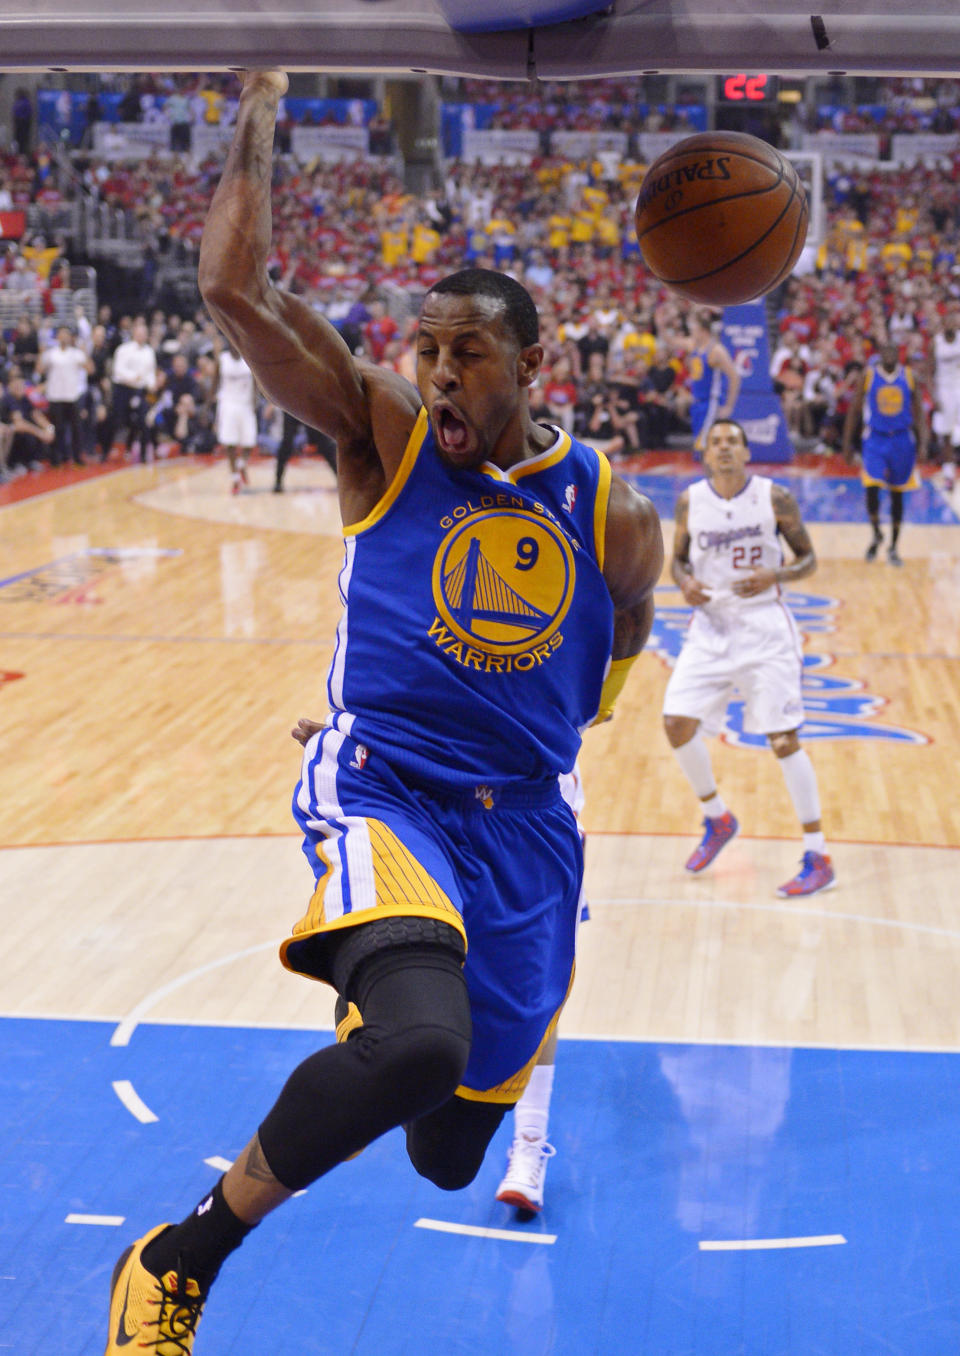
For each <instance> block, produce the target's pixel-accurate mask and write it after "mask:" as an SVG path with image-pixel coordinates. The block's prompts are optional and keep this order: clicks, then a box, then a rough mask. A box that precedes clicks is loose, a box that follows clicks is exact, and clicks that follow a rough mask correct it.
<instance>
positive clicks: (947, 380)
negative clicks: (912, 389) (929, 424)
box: [930, 310, 960, 490]
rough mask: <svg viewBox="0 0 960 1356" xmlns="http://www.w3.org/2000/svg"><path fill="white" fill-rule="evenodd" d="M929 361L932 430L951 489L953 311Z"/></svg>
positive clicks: (957, 398) (955, 361) (957, 438)
mask: <svg viewBox="0 0 960 1356" xmlns="http://www.w3.org/2000/svg"><path fill="white" fill-rule="evenodd" d="M931 363H932V370H931V373H930V385H931V387H932V388H933V394H934V399H935V401H936V406H937V408H936V409H935V410H934V414H933V431H934V433H935V434H936V435H937V437H938V438H939V439H940V440H941V445H942V448H943V455H942V457H941V465H942V467H943V484H944V488H945V489H947V490H952V489H953V486H954V483H955V481H956V477H957V462H958V461H960V332H958V330H957V312H956V311H955V310H951V311H950V312H949V314H948V315H947V318H946V320H945V321H944V324H943V329H942V330H940V331H939V332H938V333H937V334H935V335H934V336H933V348H932V352H931Z"/></svg>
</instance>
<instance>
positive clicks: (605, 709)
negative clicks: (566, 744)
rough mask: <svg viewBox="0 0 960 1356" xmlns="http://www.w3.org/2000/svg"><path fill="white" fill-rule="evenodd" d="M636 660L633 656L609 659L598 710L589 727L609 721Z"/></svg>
mask: <svg viewBox="0 0 960 1356" xmlns="http://www.w3.org/2000/svg"><path fill="white" fill-rule="evenodd" d="M636 659H637V656H636V655H635V654H628V655H627V657H626V659H611V661H610V667H609V669H608V670H607V676H606V678H604V680H603V687H602V688H601V689H600V709H599V710H598V711H597V714H596V715H595V716H594V718H593V720H592V721H591V722H590V724H591V725H602V724H603V722H604V721H605V720H609V719H610V717H611V716H612V715H613V704H614V702H615V701H616V700H617V698H618V697H619V696H620V693H621V692H622V691H623V685H624V683H625V682H626V681H627V674H628V673H629V672H630V669H631V667H632V665H633V664H634V663H635V661H636Z"/></svg>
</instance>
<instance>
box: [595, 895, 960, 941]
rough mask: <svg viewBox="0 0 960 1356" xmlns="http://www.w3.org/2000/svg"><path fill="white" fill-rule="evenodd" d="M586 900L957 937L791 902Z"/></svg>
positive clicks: (949, 931) (958, 934)
mask: <svg viewBox="0 0 960 1356" xmlns="http://www.w3.org/2000/svg"><path fill="white" fill-rule="evenodd" d="M587 903H588V904H591V905H593V904H597V905H601V904H602V905H604V906H606V905H608V904H616V905H634V904H649V905H651V906H652V907H653V908H670V909H677V908H679V909H743V910H745V911H746V912H747V913H767V914H780V915H783V914H786V915H787V916H788V917H790V918H816V919H818V920H819V921H820V922H821V923H864V924H866V925H867V926H868V927H875V928H902V929H903V930H904V931H905V932H922V933H924V934H925V935H926V936H928V937H951V938H952V939H953V940H954V941H957V940H960V929H957V928H938V927H934V926H933V925H932V924H930V923H911V922H910V921H909V919H906V918H875V917H874V916H873V915H872V914H868V913H838V912H832V911H831V910H829V909H808V908H803V907H802V906H799V907H798V906H797V905H794V904H774V903H773V902H772V901H771V903H769V904H741V903H737V901H736V900H734V899H588V900H587Z"/></svg>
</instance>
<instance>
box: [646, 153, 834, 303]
mask: <svg viewBox="0 0 960 1356" xmlns="http://www.w3.org/2000/svg"><path fill="white" fill-rule="evenodd" d="M808 220H809V208H808V206H807V195H806V193H805V192H804V188H803V184H802V183H801V182H800V180H799V179H798V177H797V171H796V170H795V169H794V167H793V165H792V164H791V162H790V161H789V160H787V159H785V157H784V156H782V155H780V154H779V152H778V151H775V150H774V148H773V147H772V146H768V145H767V143H766V142H765V141H760V140H759V139H758V138H757V137H751V136H747V135H746V134H745V133H743V132H699V133H697V135H696V136H692V137H686V138H685V139H684V140H683V141H678V142H677V143H676V145H674V146H671V147H670V149H669V150H668V151H665V152H664V153H663V155H661V156H660V157H659V159H657V160H655V161H654V162H653V164H652V165H651V166H650V168H649V169H648V170H647V173H646V175H645V176H644V180H643V184H642V185H641V187H640V196H639V198H638V199H637V211H636V222H637V239H638V240H639V242H640V249H641V251H642V253H643V259H644V263H645V264H646V265H647V267H648V268H649V269H650V272H651V273H654V274H655V275H656V276H657V277H658V278H659V279H660V281H661V282H664V283H666V284H667V285H668V287H671V288H673V290H674V291H675V292H678V293H679V294H680V296H682V297H688V298H689V299H690V300H691V301H698V302H702V303H703V304H705V305H707V306H736V305H738V304H740V303H741V302H744V301H752V300H753V299H754V297H761V296H763V294H764V293H765V292H769V291H771V290H772V289H773V288H774V287H776V286H777V285H778V283H781V282H783V280H784V279H785V278H786V277H787V276H788V275H789V273H790V271H791V269H792V268H793V266H794V264H795V263H796V262H797V259H798V258H799V255H800V251H801V250H802V249H803V242H804V241H805V240H806V238H807V223H808Z"/></svg>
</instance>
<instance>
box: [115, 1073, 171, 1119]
mask: <svg viewBox="0 0 960 1356" xmlns="http://www.w3.org/2000/svg"><path fill="white" fill-rule="evenodd" d="M111 1086H112V1087H113V1090H114V1092H115V1093H116V1094H117V1096H118V1097H119V1098H120V1100H121V1102H122V1103H123V1105H124V1106H125V1107H126V1108H127V1110H128V1111H129V1112H130V1115H131V1116H136V1118H137V1120H138V1121H140V1122H141V1124H143V1125H149V1124H150V1123H151V1121H156V1120H159V1119H160V1117H159V1116H156V1115H154V1113H153V1112H152V1111H151V1110H150V1108H149V1107H148V1106H147V1104H146V1102H145V1101H143V1099H142V1098H141V1097H139V1096H138V1095H137V1092H136V1090H135V1088H134V1086H133V1084H132V1083H131V1082H130V1080H129V1079H128V1078H120V1079H118V1080H117V1081H116V1082H115V1083H113V1084H112V1085H111Z"/></svg>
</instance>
